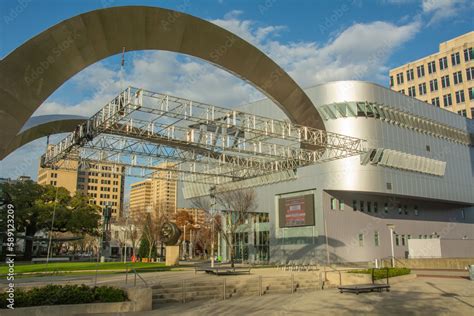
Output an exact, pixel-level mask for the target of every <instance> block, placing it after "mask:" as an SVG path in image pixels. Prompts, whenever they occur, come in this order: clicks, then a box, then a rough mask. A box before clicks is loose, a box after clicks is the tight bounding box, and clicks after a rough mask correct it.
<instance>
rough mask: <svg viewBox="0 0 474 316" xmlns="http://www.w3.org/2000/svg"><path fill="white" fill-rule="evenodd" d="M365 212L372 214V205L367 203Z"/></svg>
mask: <svg viewBox="0 0 474 316" xmlns="http://www.w3.org/2000/svg"><path fill="white" fill-rule="evenodd" d="M367 212H369V213H370V212H372V203H371V202H367Z"/></svg>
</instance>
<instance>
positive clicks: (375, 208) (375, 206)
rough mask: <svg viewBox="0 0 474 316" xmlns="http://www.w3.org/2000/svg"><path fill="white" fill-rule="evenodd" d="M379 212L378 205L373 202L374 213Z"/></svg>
mask: <svg viewBox="0 0 474 316" xmlns="http://www.w3.org/2000/svg"><path fill="white" fill-rule="evenodd" d="M378 212H379V204H378V203H377V202H374V213H378Z"/></svg>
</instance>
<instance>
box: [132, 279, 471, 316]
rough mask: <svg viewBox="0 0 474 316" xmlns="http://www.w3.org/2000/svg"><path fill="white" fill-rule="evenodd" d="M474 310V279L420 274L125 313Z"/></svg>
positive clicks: (439, 312) (435, 312)
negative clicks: (376, 285)
mask: <svg viewBox="0 0 474 316" xmlns="http://www.w3.org/2000/svg"><path fill="white" fill-rule="evenodd" d="M355 314H362V315H474V281H469V280H465V279H443V278H419V279H415V280H411V281H406V282H402V283H398V284H395V285H393V286H392V290H391V291H390V292H383V293H366V294H360V295H355V294H351V293H343V294H340V293H339V292H338V291H337V290H324V291H315V292H308V293H301V294H293V295H264V296H261V297H242V298H235V299H229V300H226V301H195V302H191V303H187V304H172V305H167V306H166V305H164V306H162V307H161V308H159V309H157V310H154V311H151V312H142V313H131V314H127V315H134V316H135V315H136V316H138V315H355Z"/></svg>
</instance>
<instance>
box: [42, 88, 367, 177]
mask: <svg viewBox="0 0 474 316" xmlns="http://www.w3.org/2000/svg"><path fill="white" fill-rule="evenodd" d="M364 147H365V146H364V141H363V140H361V139H358V138H354V137H348V136H344V135H340V134H336V133H330V132H326V131H323V130H317V129H314V128H310V127H305V126H300V125H297V124H293V123H290V122H288V121H284V120H275V119H270V118H265V117H262V116H258V115H253V114H249V113H245V112H241V111H235V110H229V109H225V108H221V107H216V106H213V105H208V104H204V103H200V102H195V101H191V100H187V99H182V98H178V97H173V96H169V95H165V94H160V93H154V92H150V91H146V90H142V89H137V88H132V87H129V88H127V89H126V90H124V91H122V92H121V93H120V94H119V95H118V96H117V97H116V98H114V99H113V100H112V101H111V102H109V103H108V104H107V105H106V106H105V107H104V108H102V109H101V110H100V111H99V112H97V113H96V114H95V115H93V116H92V117H91V118H90V119H89V120H88V121H87V122H86V123H84V124H81V125H79V126H78V127H77V129H76V131H74V132H73V133H71V134H70V135H68V136H67V137H66V138H64V139H63V140H62V141H60V142H59V143H58V144H57V145H54V146H52V147H51V148H49V149H48V150H47V152H46V154H45V155H44V156H43V159H42V163H43V165H44V166H51V165H55V164H56V163H57V162H59V161H62V160H64V159H66V158H68V157H69V156H71V155H78V156H79V157H80V158H79V159H83V160H87V161H102V162H104V163H115V164H119V165H123V166H127V167H128V168H142V169H149V170H153V169H156V168H159V167H158V166H159V164H160V163H162V162H174V163H176V168H175V171H176V172H179V173H183V174H188V175H194V176H195V177H196V179H197V178H199V179H201V180H202V181H204V182H209V183H210V182H219V183H222V182H228V181H242V180H244V179H249V178H254V177H258V176H262V175H266V174H271V173H275V172H282V171H286V170H295V169H297V168H299V167H303V166H308V165H311V164H315V163H321V162H326V161H331V160H335V159H342V158H346V157H350V156H354V155H358V154H361V153H363V152H364V151H365V149H364ZM210 178H215V179H214V181H211V180H210ZM216 179H217V180H216ZM208 180H209V181H208Z"/></svg>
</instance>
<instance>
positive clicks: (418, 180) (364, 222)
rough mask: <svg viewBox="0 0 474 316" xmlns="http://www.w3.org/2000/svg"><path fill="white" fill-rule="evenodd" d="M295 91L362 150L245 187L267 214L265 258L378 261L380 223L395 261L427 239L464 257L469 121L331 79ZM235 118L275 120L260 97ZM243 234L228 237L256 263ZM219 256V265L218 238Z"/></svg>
mask: <svg viewBox="0 0 474 316" xmlns="http://www.w3.org/2000/svg"><path fill="white" fill-rule="evenodd" d="M305 92H306V94H307V95H308V96H309V97H310V99H311V100H312V101H313V102H314V104H315V105H316V108H317V110H318V111H319V113H320V114H321V116H322V117H323V119H324V123H325V126H326V129H327V131H330V132H335V133H340V134H344V135H348V136H353V137H358V138H362V139H365V140H367V147H368V151H367V154H364V155H361V156H354V157H349V158H344V159H340V160H335V161H331V162H326V163H322V164H317V165H313V166H309V167H304V168H300V169H298V170H296V171H295V172H296V173H295V174H294V177H288V179H287V181H280V182H279V183H274V184H270V185H266V186H255V187H254V188H255V190H256V196H257V204H258V210H257V212H259V213H268V215H269V222H268V223H267V224H266V227H265V228H266V229H267V231H268V233H269V236H270V237H269V239H268V243H269V248H270V251H269V258H268V259H269V260H270V261H272V262H280V261H287V260H298V261H306V262H309V261H310V260H315V261H316V260H317V261H320V262H323V263H335V262H366V261H372V260H374V259H376V258H378V259H380V258H387V257H389V256H391V233H390V229H389V226H388V225H394V229H393V231H394V236H393V237H394V238H393V240H394V241H393V242H394V255H395V256H396V257H400V258H405V257H408V256H409V255H410V254H409V253H408V240H410V239H421V240H427V239H434V238H439V239H440V242H441V243H443V244H445V245H449V247H448V246H445V247H444V248H445V249H448V248H449V251H447V252H446V251H445V252H444V254H443V256H445V257H446V256H447V257H466V256H470V257H472V256H473V254H474V207H473V206H474V147H473V143H474V124H473V121H472V120H470V119H467V118H465V117H462V116H459V115H457V114H455V113H452V112H449V111H445V110H443V109H441V108H438V107H433V106H428V105H427V104H426V103H425V102H422V101H419V100H417V99H415V98H411V97H408V96H405V95H403V94H401V93H398V92H395V91H392V90H390V89H387V88H384V87H381V86H378V85H376V84H372V83H368V82H361V81H339V82H331V83H327V84H322V85H318V86H314V87H311V88H308V89H306V90H305ZM242 111H245V112H252V113H255V114H258V115H262V116H265V117H272V118H275V119H281V118H285V115H284V114H283V112H282V111H281V110H279V109H278V108H277V107H276V106H275V105H274V104H273V103H272V102H271V101H270V100H267V99H265V100H262V101H258V102H255V103H252V104H249V105H246V106H243V107H242ZM255 183H258V181H256V182H255ZM184 185H186V184H184ZM188 185H191V184H188ZM193 185H196V186H198V185H199V184H193ZM196 191H199V190H196ZM205 191H206V190H202V192H205ZM264 226H265V225H264ZM261 230H262V229H260V231H261ZM246 231H247V232H248V234H247V236H235V237H236V238H237V240H239V245H240V246H239V247H243V248H242V249H247V250H245V251H248V256H246V255H245V256H244V259H246V258H247V257H248V259H249V260H257V259H258V256H259V255H258V252H256V251H255V249H256V247H255V246H261V244H257V242H258V239H256V238H253V237H252V238H251V237H250V236H253V235H254V234H255V232H256V230H255V229H253V228H249V229H248V230H246ZM263 231H264V230H263ZM240 237H242V238H240ZM220 253H221V254H222V256H223V257H224V258H226V257H227V258H228V256H227V254H228V253H229V252H228V249H227V246H226V245H225V242H224V240H221V246H220ZM429 255H430V254H429V253H428V254H427V256H429Z"/></svg>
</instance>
